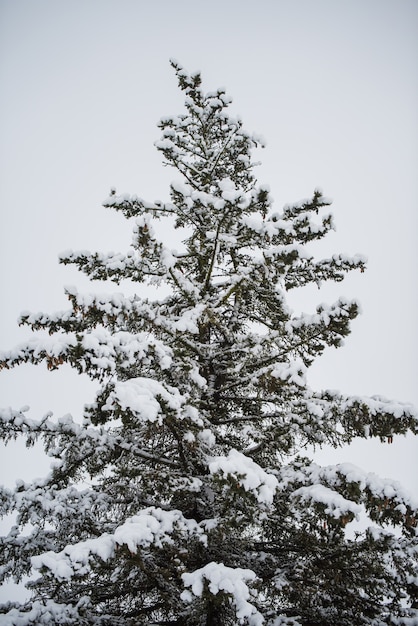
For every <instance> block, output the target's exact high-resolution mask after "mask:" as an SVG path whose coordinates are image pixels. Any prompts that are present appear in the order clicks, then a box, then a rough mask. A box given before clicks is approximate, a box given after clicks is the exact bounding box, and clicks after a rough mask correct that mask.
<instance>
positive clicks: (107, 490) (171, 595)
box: [0, 61, 418, 626]
mask: <svg viewBox="0 0 418 626" xmlns="http://www.w3.org/2000/svg"><path fill="white" fill-rule="evenodd" d="M172 66H173V68H174V70H175V72H176V75H177V78H178V82H179V86H180V89H181V90H182V91H183V92H184V95H185V111H184V113H182V114H180V115H178V116H173V117H166V118H164V119H162V120H161V122H160V124H159V127H160V129H161V131H162V138H161V140H160V141H158V142H157V143H156V147H157V149H158V150H159V151H160V152H161V153H162V155H163V158H164V162H165V163H166V164H168V165H170V166H172V167H174V168H175V169H176V170H177V172H178V174H180V175H181V180H180V181H179V182H175V183H172V185H171V188H170V201H169V202H167V203H162V202H155V203H153V202H147V201H145V200H143V199H141V198H139V197H137V196H127V195H117V194H116V191H115V190H112V192H111V195H110V197H109V198H108V200H107V201H106V202H105V206H106V207H108V208H112V209H114V210H116V211H119V212H120V213H122V214H123V215H124V216H125V217H126V218H128V219H130V220H132V223H133V240H132V244H131V246H130V247H129V249H128V251H127V252H126V253H125V254H122V253H121V254H114V253H110V254H103V253H90V252H85V251H83V252H67V253H65V254H63V255H61V258H60V260H61V262H62V263H64V264H68V263H72V264H75V265H76V266H78V267H79V269H80V270H82V271H83V272H85V273H86V274H87V275H88V276H89V277H91V278H92V279H96V280H105V281H107V280H111V281H114V282H116V283H119V282H120V281H122V280H124V281H125V280H131V281H133V282H134V283H137V284H138V289H137V290H136V293H137V295H134V296H129V297H128V296H123V295H121V294H120V293H117V294H111V293H110V294H108V295H103V294H101V295H90V294H88V295H86V294H81V293H78V292H77V291H76V290H75V289H68V290H67V294H68V299H69V301H70V305H71V306H70V308H69V310H67V311H65V312H60V313H57V314H54V315H47V314H44V313H42V314H33V315H31V314H25V315H23V316H22V318H21V323H22V324H26V325H28V326H29V327H30V328H31V329H32V330H33V331H45V330H47V331H49V335H48V336H47V335H46V334H45V333H44V332H41V333H35V334H34V336H33V338H32V339H30V340H29V341H28V342H27V343H26V344H24V345H21V346H18V347H17V348H16V349H14V350H11V351H9V352H3V353H1V354H0V364H1V367H3V368H11V367H14V366H16V365H18V364H20V363H33V364H38V363H41V362H42V363H45V364H46V366H47V367H48V368H49V369H55V368H58V367H59V366H60V365H61V364H63V363H68V364H70V365H71V366H72V367H73V368H75V369H76V370H77V371H78V372H79V373H80V374H83V375H87V376H89V377H90V378H91V379H93V380H96V381H97V385H98V391H97V395H96V400H95V402H94V403H93V404H92V405H86V406H85V410H84V415H83V416H82V417H81V418H79V419H74V420H73V418H71V417H69V416H66V417H64V418H61V419H53V418H52V416H47V417H45V418H43V419H39V420H36V419H32V418H29V417H28V416H27V414H26V412H23V411H16V410H13V409H10V408H9V409H4V410H1V411H0V424H1V431H0V432H1V435H2V437H3V439H4V440H5V441H6V442H7V441H8V440H10V439H13V438H15V437H17V436H21V435H22V436H26V437H27V438H28V441H29V443H31V442H33V441H35V440H37V439H40V440H42V441H43V442H44V445H45V451H46V454H47V455H49V456H50V457H51V459H52V464H51V471H50V473H49V474H48V475H47V476H46V477H45V478H44V479H42V480H38V481H35V482H31V483H24V482H22V481H20V482H18V483H17V484H16V489H15V490H7V489H2V491H1V511H2V513H3V514H7V513H10V512H16V514H17V518H16V524H15V525H14V526H13V528H12V529H11V530H10V533H9V534H8V535H7V536H5V537H2V538H1V548H2V568H1V574H2V578H3V579H8V578H12V579H13V580H15V581H19V580H20V579H21V578H22V577H23V576H25V575H28V574H30V576H31V582H30V583H29V586H30V588H31V589H32V594H33V599H32V600H31V601H30V602H27V603H24V604H23V605H18V604H14V603H8V604H6V605H3V606H2V607H1V609H0V610H1V613H2V615H0V624H5V625H9V626H17V625H19V626H29V625H34V626H35V625H38V624H49V625H52V624H76V625H86V626H87V625H91V626H92V625H95V626H96V625H97V626H99V625H100V626H105V625H108V626H134V625H135V626H136V625H140V624H148V625H151V624H154V625H157V624H158V625H160V626H163V625H166V626H168V625H175V624H177V625H178V626H228V625H230V626H232V625H238V624H247V625H251V626H261V625H264V626H284V625H293V626H313V625H318V626H319V625H321V626H336V625H337V624H338V625H339V626H361V625H362V624H370V625H373V626H381V625H398V626H401V625H405V626H407V625H409V626H412V624H418V577H417V569H416V567H417V550H418V546H417V538H416V537H417V504H416V503H415V505H414V503H413V502H412V500H411V499H410V498H409V496H408V495H407V494H406V493H405V492H404V491H403V490H402V488H401V487H400V486H399V485H398V484H397V483H395V482H392V481H389V480H382V479H379V478H378V477H376V476H375V475H374V474H369V473H366V472H363V471H362V470H360V469H359V468H357V467H355V466H354V465H351V464H347V463H345V464H340V465H335V466H328V467H319V466H318V465H317V464H315V463H313V462H312V460H310V459H309V458H307V457H306V449H307V447H308V446H309V445H316V446H322V445H332V446H342V445H344V444H347V443H349V442H350V441H352V440H353V439H354V438H356V437H363V438H370V437H380V438H381V439H382V440H383V441H386V440H387V439H388V438H389V439H390V438H392V437H393V436H394V435H395V434H398V433H406V432H407V431H408V430H410V431H412V432H417V423H418V417H417V413H416V412H415V410H414V409H413V408H412V407H411V406H408V405H403V404H400V403H397V402H391V401H387V400H384V399H382V398H363V397H345V396H343V395H341V394H340V393H338V392H329V391H325V392H315V391H313V390H311V389H310V388H309V386H308V385H307V382H306V371H307V369H308V368H309V366H310V365H311V364H312V362H313V361H314V359H315V358H316V357H317V356H318V355H320V354H321V353H322V352H323V350H324V349H325V348H326V347H328V346H336V347H338V346H339V345H340V344H341V342H342V339H343V338H344V337H345V336H346V335H348V333H349V332H350V322H351V320H353V319H354V318H355V317H356V315H357V314H358V305H357V304H356V302H352V301H347V300H344V299H340V300H338V301H337V302H335V303H334V304H332V305H329V306H325V305H321V306H319V307H318V308H317V309H316V311H315V312H314V313H312V314H310V315H307V314H301V315H296V314H295V313H293V312H292V311H291V309H290V308H289V307H288V306H287V304H286V292H287V291H288V290H290V289H293V288H296V287H302V286H304V285H307V284H310V283H316V284H318V285H320V284H321V283H322V282H323V281H326V280H332V281H340V280H342V279H343V277H344V275H345V273H346V272H347V271H350V270H353V269H360V270H363V269H364V263H365V261H364V259H363V258H362V257H360V256H356V257H347V256H346V255H338V254H336V255H334V256H332V257H331V258H327V259H322V260H315V259H314V258H313V257H312V256H311V254H310V253H309V251H308V248H309V246H308V245H307V244H310V242H314V241H318V240H320V239H321V238H323V237H324V236H325V235H326V234H327V233H328V232H329V231H330V229H332V228H333V220H332V216H331V215H330V214H329V213H327V212H326V207H327V206H328V205H329V201H328V200H327V199H326V198H324V197H323V196H322V194H321V192H320V191H318V190H317V191H315V192H314V194H313V197H312V198H311V199H309V200H306V201H303V202H301V203H298V204H294V205H289V206H286V207H285V208H284V209H283V210H282V211H277V210H274V209H273V207H272V201H271V199H270V195H269V190H268V188H267V187H266V186H260V185H258V184H257V182H256V180H255V178H254V165H255V164H254V163H253V161H252V158H251V154H252V150H253V149H254V148H256V147H257V146H258V145H259V143H260V140H259V139H258V138H257V137H255V136H253V135H251V134H249V133H247V132H246V131H245V130H244V129H243V127H242V123H241V121H240V120H239V119H236V118H234V117H232V116H231V115H230V114H229V112H228V105H229V104H230V99H229V98H228V97H227V96H226V94H225V91H224V90H218V91H216V92H213V93H204V92H203V91H202V88H201V78H200V75H199V74H192V75H189V74H188V73H187V72H185V71H184V70H183V69H182V67H181V66H180V65H179V64H178V63H176V62H174V61H173V62H172ZM167 220H168V221H169V222H170V223H173V222H174V224H175V228H177V229H180V231H181V232H182V234H183V245H182V248H181V249H180V250H173V249H172V248H171V247H170V246H169V245H167V243H164V241H163V240H162V239H160V238H159V236H158V232H159V229H160V232H164V228H163V224H164V221H167ZM147 284H148V285H149V284H151V285H154V286H155V285H161V291H160V292H157V293H160V294H164V295H161V297H160V298H158V299H149V298H143V297H141V285H147ZM365 513H366V514H367V519H368V523H367V524H366V525H365V526H366V529H365V530H359V531H358V532H354V530H353V529H352V527H353V524H351V522H354V521H355V520H356V519H358V518H359V516H360V515H362V516H363V517H364V515H365ZM394 526H396V527H398V528H397V530H396V532H395V531H394V530H393V529H391V528H392V527H394Z"/></svg>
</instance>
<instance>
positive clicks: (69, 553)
mask: <svg viewBox="0 0 418 626" xmlns="http://www.w3.org/2000/svg"><path fill="white" fill-rule="evenodd" d="M174 533H180V534H182V535H183V536H186V535H188V536H190V537H191V536H194V537H197V538H198V539H199V541H202V542H203V543H204V544H206V541H207V537H206V534H205V527H204V525H203V524H198V523H197V522H196V521H195V520H192V519H187V518H185V517H184V515H183V513H182V512H181V511H178V510H176V509H174V510H172V511H164V510H163V509H161V508H158V507H148V508H146V509H144V510H142V511H140V512H139V513H138V515H135V516H133V517H131V518H129V519H127V520H126V522H125V523H124V524H122V525H121V526H118V527H117V528H116V530H115V532H114V533H113V534H109V533H105V534H103V535H101V536H100V537H95V538H93V539H87V540H85V541H80V542H78V543H75V544H72V545H68V546H66V547H65V548H64V549H63V550H61V552H53V551H48V552H45V553H43V554H40V555H38V556H34V557H32V559H31V561H32V566H33V567H34V568H35V569H37V570H39V569H42V568H43V567H46V568H47V569H49V570H50V572H51V573H52V574H53V576H54V577H55V578H56V579H57V580H68V579H71V578H72V577H73V576H82V575H84V574H86V573H87V572H88V571H89V570H90V561H91V560H92V558H94V557H99V558H100V559H101V560H102V561H108V560H109V559H111V558H112V557H113V555H114V553H115V550H116V547H117V546H123V545H126V546H127V548H128V550H129V551H130V552H132V553H133V554H136V553H137V551H138V548H147V547H148V546H150V545H153V546H156V547H158V548H161V547H163V545H164V544H170V543H173V538H172V535H173V534H174Z"/></svg>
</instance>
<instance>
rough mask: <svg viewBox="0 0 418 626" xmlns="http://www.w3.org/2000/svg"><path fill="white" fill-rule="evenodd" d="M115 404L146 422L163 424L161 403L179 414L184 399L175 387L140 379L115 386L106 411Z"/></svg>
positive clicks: (133, 379)
mask: <svg viewBox="0 0 418 626" xmlns="http://www.w3.org/2000/svg"><path fill="white" fill-rule="evenodd" d="M115 403H116V404H117V405H118V406H119V407H120V408H121V409H122V410H123V411H126V410H129V411H131V413H133V414H134V415H135V416H136V417H139V418H140V419H141V420H144V421H145V422H155V421H157V420H158V422H159V423H162V421H163V415H164V410H163V408H162V406H161V403H163V404H165V405H166V406H167V407H168V408H169V409H171V410H173V411H176V412H178V411H179V410H180V408H181V406H182V405H183V403H184V398H183V397H182V396H181V394H180V392H179V391H178V390H177V389H175V388H174V387H168V386H164V385H162V384H161V383H159V382H158V381H156V380H154V379H152V378H145V377H139V378H131V379H130V380H126V381H124V382H117V383H116V384H115V388H114V390H113V391H112V393H111V394H110V395H109V398H108V401H107V403H106V405H105V407H104V409H111V408H112V407H113V405H114V404H115Z"/></svg>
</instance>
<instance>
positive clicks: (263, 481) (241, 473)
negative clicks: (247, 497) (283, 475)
mask: <svg viewBox="0 0 418 626" xmlns="http://www.w3.org/2000/svg"><path fill="white" fill-rule="evenodd" d="M209 471H210V473H211V474H220V475H221V476H222V475H223V476H225V477H228V478H232V479H233V480H234V481H235V482H236V484H237V486H238V487H242V488H243V489H244V491H250V492H252V493H253V495H254V496H255V498H256V500H257V501H258V502H259V503H260V504H266V505H270V504H271V503H272V502H273V498H274V494H275V493H276V489H277V486H278V482H277V478H276V477H275V476H273V475H272V474H268V473H267V472H266V471H265V470H263V468H262V467H260V465H258V464H257V463H255V462H254V461H253V460H252V459H250V458H249V457H247V456H245V454H242V453H241V452H238V450H235V449H232V450H230V451H229V453H228V456H217V457H215V458H214V459H213V460H212V461H210V463H209Z"/></svg>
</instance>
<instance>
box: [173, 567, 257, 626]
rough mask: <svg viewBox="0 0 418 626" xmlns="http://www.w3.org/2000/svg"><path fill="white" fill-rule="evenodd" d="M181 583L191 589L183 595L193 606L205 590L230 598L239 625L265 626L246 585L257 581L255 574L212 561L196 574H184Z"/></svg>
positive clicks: (183, 598) (195, 572) (182, 597)
mask: <svg viewBox="0 0 418 626" xmlns="http://www.w3.org/2000/svg"><path fill="white" fill-rule="evenodd" d="M182 579H183V582H184V586H185V587H191V591H188V590H186V591H183V593H182V594H181V599H182V600H184V601H185V602H192V601H193V596H196V597H200V596H202V594H203V593H204V591H205V590H206V589H207V590H208V591H209V592H210V593H211V594H213V595H217V594H218V593H221V594H222V593H224V594H227V595H229V596H230V601H231V604H233V605H234V607H235V611H236V616H237V619H238V624H250V625H251V626H261V625H262V624H263V623H264V618H263V617H262V615H261V614H260V613H259V612H258V610H257V609H256V607H255V606H254V605H253V604H251V602H249V600H250V599H251V592H250V589H249V587H248V585H247V583H248V582H253V581H255V580H256V579H257V576H256V574H255V573H254V572H253V571H252V570H250V569H242V568H240V567H227V566H225V565H224V564H223V563H215V562H214V561H212V562H211V563H208V564H207V565H205V566H204V567H201V568H200V569H197V570H195V571H194V572H190V573H185V574H182Z"/></svg>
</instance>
